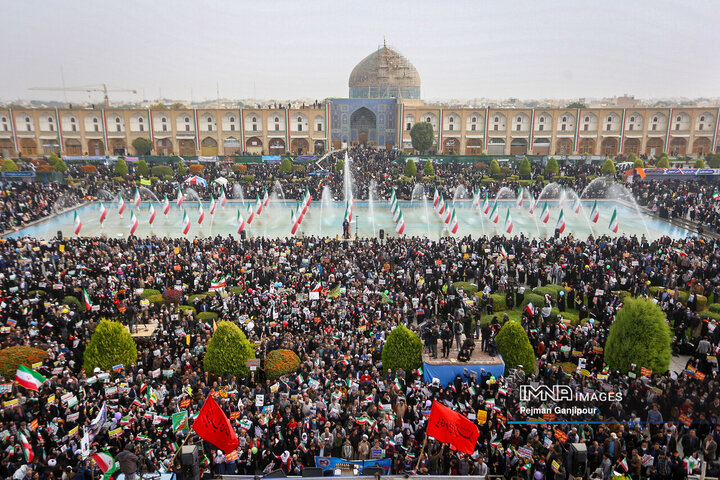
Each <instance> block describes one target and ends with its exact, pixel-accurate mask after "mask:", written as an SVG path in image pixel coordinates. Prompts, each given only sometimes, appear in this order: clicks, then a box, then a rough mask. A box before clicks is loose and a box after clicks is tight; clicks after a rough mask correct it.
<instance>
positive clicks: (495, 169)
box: [488, 158, 500, 175]
mask: <svg viewBox="0 0 720 480" xmlns="http://www.w3.org/2000/svg"><path fill="white" fill-rule="evenodd" d="M488 172H490V175H497V174H498V173H500V164H499V163H498V161H497V160H495V159H494V158H493V159H492V160H491V161H490V166H489V167H488Z"/></svg>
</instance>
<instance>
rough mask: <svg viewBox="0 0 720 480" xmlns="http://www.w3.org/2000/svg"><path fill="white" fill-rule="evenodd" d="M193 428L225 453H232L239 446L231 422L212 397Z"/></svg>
mask: <svg viewBox="0 0 720 480" xmlns="http://www.w3.org/2000/svg"><path fill="white" fill-rule="evenodd" d="M192 428H193V430H195V432H196V433H197V434H198V435H200V438H202V439H203V440H205V441H207V442H210V443H212V444H213V445H215V446H216V447H218V448H219V449H220V450H222V451H223V452H224V453H228V452H231V451H233V450H235V449H236V448H237V446H238V438H237V434H236V433H235V430H233V428H232V426H231V425H230V420H228V418H227V417H226V416H225V413H223V411H222V410H221V409H220V407H219V406H218V404H217V403H215V400H213V398H212V397H208V399H207V400H205V404H204V405H203V406H202V408H201V409H200V413H199V414H198V416H197V418H196V419H195V421H194V422H193V425H192Z"/></svg>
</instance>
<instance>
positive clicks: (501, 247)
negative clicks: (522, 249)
mask: <svg viewBox="0 0 720 480" xmlns="http://www.w3.org/2000/svg"><path fill="white" fill-rule="evenodd" d="M500 255H502V256H503V258H505V259H507V258H508V253H507V250H505V245H500Z"/></svg>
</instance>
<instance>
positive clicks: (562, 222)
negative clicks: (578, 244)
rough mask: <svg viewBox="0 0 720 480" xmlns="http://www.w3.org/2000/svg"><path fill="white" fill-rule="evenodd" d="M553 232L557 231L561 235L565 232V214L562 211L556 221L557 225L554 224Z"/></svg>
mask: <svg viewBox="0 0 720 480" xmlns="http://www.w3.org/2000/svg"><path fill="white" fill-rule="evenodd" d="M555 230H559V231H560V233H563V232H564V231H565V214H564V213H563V209H562V208H561V209H560V216H559V217H558V219H557V223H556V224H555Z"/></svg>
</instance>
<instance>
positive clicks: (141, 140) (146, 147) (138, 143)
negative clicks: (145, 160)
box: [132, 137, 152, 155]
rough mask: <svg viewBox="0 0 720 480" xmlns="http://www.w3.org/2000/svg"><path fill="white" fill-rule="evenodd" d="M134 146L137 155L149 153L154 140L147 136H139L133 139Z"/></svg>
mask: <svg viewBox="0 0 720 480" xmlns="http://www.w3.org/2000/svg"><path fill="white" fill-rule="evenodd" d="M132 146H133V148H134V149H135V153H136V154H137V155H147V154H148V153H150V152H151V151H152V142H151V141H150V139H148V138H145V137H138V138H136V139H135V140H133V141H132Z"/></svg>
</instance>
